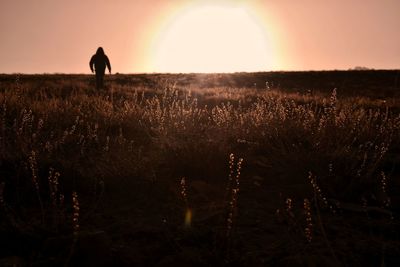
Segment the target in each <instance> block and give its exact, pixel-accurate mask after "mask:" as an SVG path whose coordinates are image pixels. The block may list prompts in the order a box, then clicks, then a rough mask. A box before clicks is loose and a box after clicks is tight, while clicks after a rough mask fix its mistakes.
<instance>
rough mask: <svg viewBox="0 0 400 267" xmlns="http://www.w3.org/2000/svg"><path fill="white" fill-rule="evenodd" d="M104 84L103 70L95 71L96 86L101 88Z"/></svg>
mask: <svg viewBox="0 0 400 267" xmlns="http://www.w3.org/2000/svg"><path fill="white" fill-rule="evenodd" d="M103 86H104V71H103V72H102V71H96V88H97V89H101V88H103Z"/></svg>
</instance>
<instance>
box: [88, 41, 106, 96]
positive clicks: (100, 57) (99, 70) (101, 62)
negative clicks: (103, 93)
mask: <svg viewBox="0 0 400 267" xmlns="http://www.w3.org/2000/svg"><path fill="white" fill-rule="evenodd" d="M89 66H90V70H91V71H92V72H94V71H96V88H98V89H100V88H103V80H104V72H105V70H106V66H107V68H108V71H109V72H110V74H111V65H110V60H108V57H107V56H106V54H104V50H103V48H102V47H99V48H97V51H96V54H94V55H93V56H92V58H91V59H90V63H89ZM93 66H94V70H93Z"/></svg>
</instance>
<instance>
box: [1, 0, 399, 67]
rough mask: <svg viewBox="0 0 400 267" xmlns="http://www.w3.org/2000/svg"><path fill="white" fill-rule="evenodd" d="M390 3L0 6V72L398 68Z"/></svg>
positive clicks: (90, 0) (191, 0)
mask: <svg viewBox="0 0 400 267" xmlns="http://www.w3.org/2000/svg"><path fill="white" fill-rule="evenodd" d="M399 10H400V1H397V0H382V1H376V0H351V1H348V0H335V1H333V0H326V1H319V0H303V1H290V0H254V1H251V0H249V1H241V0H236V1H235V0H231V1H229V0H215V1H207V0H204V1H200V0H186V1H185V0H171V1H164V0H115V1H107V0H98V1H94V0H87V1H79V0H70V1H53V0H38V1H23V0H1V1H0V33H1V42H0V58H1V61H2V62H1V65H0V73H14V72H20V73H89V72H90V69H89V65H88V62H89V59H90V57H91V55H93V54H94V53H95V51H96V49H97V47H99V46H102V47H103V48H104V50H105V53H106V54H107V55H108V56H109V58H110V60H111V64H112V68H113V72H114V73H115V72H120V73H143V72H238V71H246V72H251V71H273V70H331V69H349V68H354V67H356V66H362V67H367V68H375V69H399V68H400V34H398V29H399V28H400V16H399V15H398V14H399Z"/></svg>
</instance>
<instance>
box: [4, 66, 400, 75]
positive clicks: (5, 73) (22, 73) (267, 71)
mask: <svg viewBox="0 0 400 267" xmlns="http://www.w3.org/2000/svg"><path fill="white" fill-rule="evenodd" d="M334 71H360V72H362V71H400V68H397V69H392V68H388V69H384V68H381V69H374V68H365V69H363V68H361V69H357V67H355V68H350V69H319V70H316V69H310V70H265V71H234V72H118V71H117V72H114V73H111V74H108V73H106V74H105V75H106V76H108V75H156V74H239V73H249V74H250V73H277V72H334ZM0 75H95V74H94V73H91V72H1V73H0Z"/></svg>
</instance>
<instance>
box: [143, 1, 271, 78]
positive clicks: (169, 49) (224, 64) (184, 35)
mask: <svg viewBox="0 0 400 267" xmlns="http://www.w3.org/2000/svg"><path fill="white" fill-rule="evenodd" d="M151 51H152V60H151V68H152V70H153V71H154V72H202V73H210V72H241V71H247V72H251V71H267V70H270V69H271V66H272V64H273V62H272V61H273V55H272V50H271V47H270V44H269V42H268V36H267V32H266V30H265V28H264V27H262V25H261V24H260V22H258V21H257V19H256V18H255V17H254V15H252V13H251V12H249V9H248V7H246V6H242V5H232V6H227V5H222V6H218V5H199V6H190V7H187V8H185V9H183V12H181V13H180V14H178V15H176V16H175V17H174V19H172V20H171V21H170V23H168V25H167V26H166V27H164V28H163V30H161V31H160V34H159V35H158V37H157V38H156V39H155V40H154V43H153V46H152V49H151Z"/></svg>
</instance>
